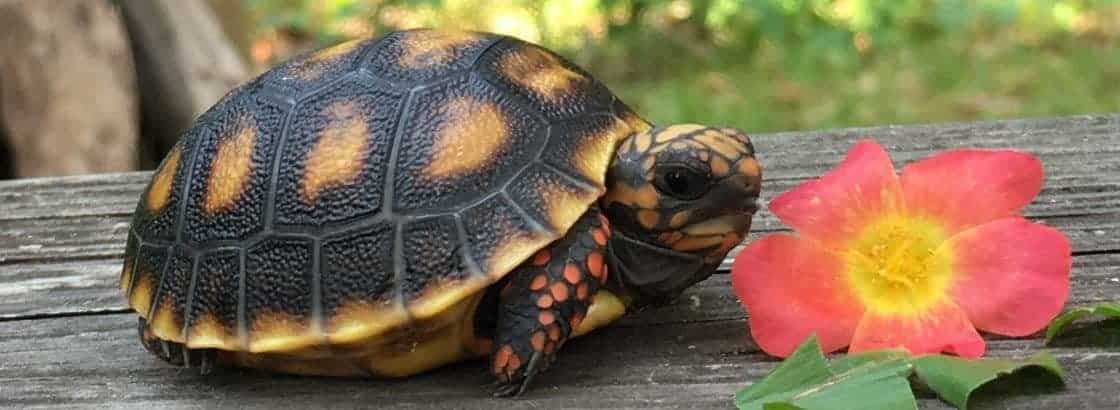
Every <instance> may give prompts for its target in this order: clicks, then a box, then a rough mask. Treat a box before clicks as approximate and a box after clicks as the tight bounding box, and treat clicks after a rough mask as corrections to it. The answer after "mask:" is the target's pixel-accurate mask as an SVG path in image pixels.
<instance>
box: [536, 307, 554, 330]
mask: <svg viewBox="0 0 1120 410" xmlns="http://www.w3.org/2000/svg"><path fill="white" fill-rule="evenodd" d="M537 321H538V322H540V323H541V324H542V325H545V326H548V325H551V324H553V323H554V322H556V315H554V314H552V311H551V310H545V311H542V312H541V313H539V314H537Z"/></svg>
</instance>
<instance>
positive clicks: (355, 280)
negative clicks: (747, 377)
mask: <svg viewBox="0 0 1120 410" xmlns="http://www.w3.org/2000/svg"><path fill="white" fill-rule="evenodd" d="M760 184H761V174H760V168H759V164H758V162H757V161H756V159H755V155H754V147H753V146H752V144H751V141H750V139H749V138H748V137H747V135H746V134H744V133H743V132H742V131H739V130H736V129H733V128H726V127H709V126H702V125H694V124H677V125H669V126H662V127H654V126H653V125H652V124H650V123H649V122H647V121H645V120H644V119H642V118H641V117H640V116H638V115H637V114H635V113H634V111H632V110H631V109H630V108H628V107H627V106H626V105H625V104H624V103H623V102H622V101H620V100H619V99H618V98H617V97H616V96H615V95H614V94H612V93H611V91H609V90H608V89H607V88H606V87H605V86H604V85H603V84H601V83H600V82H598V81H597V80H595V79H594V78H592V77H591V75H589V74H588V73H587V72H586V71H584V70H583V69H581V68H580V67H577V66H576V65H574V64H573V63H571V62H569V61H568V60H566V59H564V58H562V57H561V56H559V55H557V54H555V53H553V52H551V51H549V50H546V49H545V48H542V47H540V46H537V45H534V44H531V43H528V42H524V41H521V40H518V39H515V38H512V37H508V36H502V35H497V34H490V33H482V32H468V31H444V30H427V29H418V30H408V31H398V32H393V33H390V34H388V35H386V36H383V37H380V38H370V39H362V40H354V41H351V42H348V43H343V44H341V45H338V46H334V47H332V48H327V49H325V50H322V51H318V52H314V53H308V54H305V55H301V56H297V57H295V58H293V59H291V60H289V61H288V62H285V63H283V64H280V65H278V66H277V67H275V68H273V69H271V70H269V71H267V72H265V73H263V74H261V75H260V76H259V77H257V78H255V79H252V80H250V81H248V82H246V83H244V84H242V85H240V86H238V87H237V88H235V89H234V90H232V91H230V92H229V93H228V94H226V95H225V96H224V97H222V98H221V99H220V100H219V101H218V102H217V103H215V104H214V106H212V107H210V108H209V109H208V110H207V111H206V112H205V113H203V114H202V115H201V116H200V117H199V118H198V119H197V120H196V121H195V122H194V124H192V126H191V127H190V128H189V129H188V130H187V131H185V133H184V134H183V136H182V137H181V138H180V140H179V141H178V142H177V143H176V144H175V145H174V146H173V147H172V148H171V149H170V151H169V152H168V154H167V155H166V157H165V158H164V159H163V161H162V162H161V163H160V165H159V166H158V168H157V169H156V170H155V172H154V174H153V176H152V178H151V182H150V183H149V184H148V185H147V187H146V189H145V191H143V193H142V194H141V197H140V199H139V203H138V205H137V208H136V212H135V215H134V217H133V221H132V224H131V226H130V230H129V235H128V241H127V244H126V256H125V261H124V268H123V270H122V273H121V277H120V288H121V290H122V291H123V292H124V293H125V296H126V298H127V301H128V303H129V305H130V306H131V307H132V308H133V309H134V310H135V311H136V312H137V313H138V315H139V333H140V339H141V342H142V344H143V345H144V347H145V348H146V349H147V350H149V351H150V352H151V353H153V354H155V355H156V356H158V357H160V358H162V359H164V360H166V361H168V362H170V363H172V364H175V365H180V366H188V367H199V368H200V369H201V371H202V372H203V373H206V372H209V371H210V369H212V368H213V367H214V366H231V367H246V368H256V369H264V370H269V371H277V372H284V373H294V374H303V375H325V376H384V377H404V376H410V375H414V374H417V373H420V372H424V371H426V370H429V369H433V368H436V367H439V366H441V365H444V364H448V363H451V362H456V361H462V360H467V359H472V358H483V357H488V358H489V363H490V372H491V373H492V375H493V377H495V378H496V382H497V385H498V386H497V389H496V392H495V394H496V395H502V396H506V395H517V394H521V393H522V392H523V391H524V389H525V388H526V387H527V386H528V385H529V383H530V380H531V379H532V378H533V376H534V375H535V374H538V373H539V372H541V371H542V370H544V369H545V368H547V367H548V366H549V365H550V364H551V363H552V362H553V360H555V358H556V355H557V352H558V351H559V350H560V348H561V346H563V345H564V343H565V342H566V341H567V340H569V339H570V338H573V337H577V336H581V335H584V334H586V333H588V332H590V331H592V330H593V329H596V328H599V327H602V326H604V325H606V324H608V323H610V322H612V321H614V320H615V319H617V318H619V317H620V316H622V315H623V314H624V313H625V312H626V311H628V310H635V309H640V308H643V307H646V306H654V305H658V304H662V303H665V302H667V301H670V300H672V299H673V298H675V297H677V296H679V295H680V294H681V292H682V291H683V290H684V289H685V288H687V287H689V286H691V285H692V284H694V283H696V282H699V281H701V280H704V279H705V278H707V277H708V276H710V275H711V274H712V273H713V272H714V271H715V270H716V269H717V268H718V266H719V264H720V263H721V261H722V260H723V258H724V257H725V256H726V254H727V253H728V251H729V250H731V249H732V248H733V247H734V246H736V245H737V244H738V243H740V242H741V241H742V240H743V239H744V237H745V236H746V233H747V231H748V229H749V227H750V222H751V217H752V215H753V214H754V212H755V211H756V209H757V204H756V202H757V198H758V195H759V191H760Z"/></svg>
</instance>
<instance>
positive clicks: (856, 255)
mask: <svg viewBox="0 0 1120 410" xmlns="http://www.w3.org/2000/svg"><path fill="white" fill-rule="evenodd" d="M945 239H946V235H945V233H944V232H943V230H942V229H941V228H940V227H939V226H938V225H936V224H934V223H932V222H930V221H926V220H923V219H919V218H914V217H909V216H903V215H889V216H885V217H883V218H881V219H879V220H878V221H876V222H874V223H871V224H869V225H868V227H867V228H865V229H864V230H863V231H862V232H861V233H860V235H858V236H857V238H856V240H854V241H852V242H851V243H850V245H849V246H848V250H847V251H846V252H845V253H844V256H845V258H844V259H845V267H846V271H847V279H848V281H849V282H850V283H851V285H852V287H853V289H855V290H856V294H857V295H858V296H859V297H860V299H861V300H862V301H863V302H864V305H865V306H867V307H868V309H869V310H872V311H874V312H876V313H879V314H886V315H904V316H915V315H920V314H921V313H922V312H924V311H926V310H927V309H928V308H929V307H931V306H932V305H933V304H934V303H935V302H937V301H938V300H939V299H941V298H942V297H944V296H945V290H946V288H947V284H948V282H949V277H950V275H951V271H950V262H951V261H950V259H949V256H948V255H945V254H943V253H939V252H938V251H937V248H938V247H939V246H940V245H941V244H942V243H943V242H944V241H945Z"/></svg>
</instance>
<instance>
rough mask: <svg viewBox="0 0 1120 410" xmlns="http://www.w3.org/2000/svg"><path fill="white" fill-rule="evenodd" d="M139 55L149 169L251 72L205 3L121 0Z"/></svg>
mask: <svg viewBox="0 0 1120 410" xmlns="http://www.w3.org/2000/svg"><path fill="white" fill-rule="evenodd" d="M119 4H120V6H121V9H122V11H123V14H124V17H125V22H126V24H127V26H128V32H129V34H130V36H131V38H132V44H133V47H132V48H133V50H134V53H135V55H136V71H137V74H138V76H139V77H138V78H139V82H140V100H141V103H142V104H141V110H142V114H143V131H144V136H145V137H146V138H148V139H149V140H151V141H150V143H149V144H148V146H149V151H148V152H147V153H146V154H145V159H146V161H145V164H144V165H145V167H148V166H151V165H152V164H153V163H154V162H153V160H158V159H159V158H160V157H162V156H163V154H164V153H166V152H167V150H168V149H170V147H171V145H173V144H174V143H175V142H176V141H178V139H179V136H180V135H181V134H182V132H183V131H184V130H186V129H187V127H189V126H190V124H191V122H193V121H194V119H195V118H196V117H197V116H198V115H199V114H201V113H202V112H203V111H205V110H206V109H207V108H209V107H210V106H211V105H213V104H214V103H215V102H217V101H218V99H219V98H221V97H222V96H223V95H225V94H226V93H227V92H229V90H231V89H233V87H235V86H237V85H238V84H240V83H241V82H242V81H244V80H245V79H246V78H247V77H248V75H249V70H248V68H247V67H246V65H245V62H244V61H243V60H242V59H241V56H240V55H239V54H238V52H237V50H236V48H235V46H234V45H233V44H232V43H231V42H230V40H229V38H228V37H227V36H226V35H225V33H224V32H223V31H222V27H221V25H220V24H219V22H218V19H217V18H216V17H215V15H214V13H213V11H212V10H211V9H210V7H209V6H208V5H207V3H206V2H204V1H197V0H195V1H181V0H119Z"/></svg>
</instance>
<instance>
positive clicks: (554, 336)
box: [548, 325, 560, 342]
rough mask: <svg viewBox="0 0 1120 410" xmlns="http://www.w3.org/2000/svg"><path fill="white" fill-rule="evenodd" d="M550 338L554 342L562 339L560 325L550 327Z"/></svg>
mask: <svg viewBox="0 0 1120 410" xmlns="http://www.w3.org/2000/svg"><path fill="white" fill-rule="evenodd" d="M548 338H549V340H552V341H553V342H558V341H560V326H556V325H552V326H551V327H549V328H548Z"/></svg>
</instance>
